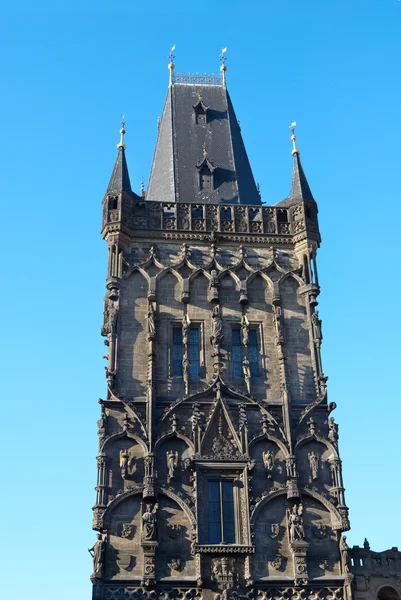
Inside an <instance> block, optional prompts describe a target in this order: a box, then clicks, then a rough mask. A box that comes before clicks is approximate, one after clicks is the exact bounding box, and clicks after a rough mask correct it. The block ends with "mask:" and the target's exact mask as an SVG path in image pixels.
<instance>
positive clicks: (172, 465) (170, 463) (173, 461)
mask: <svg viewBox="0 0 401 600" xmlns="http://www.w3.org/2000/svg"><path fill="white" fill-rule="evenodd" d="M166 459H167V468H168V479H169V480H170V479H173V477H174V474H175V470H176V468H177V465H178V452H174V450H168V451H167V454H166Z"/></svg>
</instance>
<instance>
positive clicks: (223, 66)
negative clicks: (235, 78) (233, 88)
mask: <svg viewBox="0 0 401 600" xmlns="http://www.w3.org/2000/svg"><path fill="white" fill-rule="evenodd" d="M226 52H227V47H225V48H223V49H222V51H221V54H220V62H221V67H220V71H221V79H222V82H223V86H224V87H226V71H227V67H226V60H227V59H226Z"/></svg>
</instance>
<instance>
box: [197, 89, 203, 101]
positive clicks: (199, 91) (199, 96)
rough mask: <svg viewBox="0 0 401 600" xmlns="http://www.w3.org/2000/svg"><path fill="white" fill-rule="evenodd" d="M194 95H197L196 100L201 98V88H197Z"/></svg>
mask: <svg viewBox="0 0 401 600" xmlns="http://www.w3.org/2000/svg"><path fill="white" fill-rule="evenodd" d="M196 95H197V97H198V100H202V92H201V90H198V91H197V92H196Z"/></svg>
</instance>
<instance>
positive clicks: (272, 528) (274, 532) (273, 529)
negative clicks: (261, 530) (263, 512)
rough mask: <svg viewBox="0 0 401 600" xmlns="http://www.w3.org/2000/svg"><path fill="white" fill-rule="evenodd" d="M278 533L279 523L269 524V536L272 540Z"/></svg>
mask: <svg viewBox="0 0 401 600" xmlns="http://www.w3.org/2000/svg"><path fill="white" fill-rule="evenodd" d="M279 533H280V525H279V523H270V528H269V536H270V537H271V538H272V539H273V540H274V539H275V538H276V537H277V536H278V535H279Z"/></svg>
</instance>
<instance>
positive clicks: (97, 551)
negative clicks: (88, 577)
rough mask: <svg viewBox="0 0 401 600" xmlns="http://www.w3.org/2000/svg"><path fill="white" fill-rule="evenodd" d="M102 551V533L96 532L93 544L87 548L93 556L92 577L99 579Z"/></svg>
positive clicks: (101, 568) (102, 559) (103, 545)
mask: <svg viewBox="0 0 401 600" xmlns="http://www.w3.org/2000/svg"><path fill="white" fill-rule="evenodd" d="M104 551H105V541H104V540H103V536H102V534H101V533H98V535H97V541H96V542H95V545H94V546H92V548H88V552H89V554H90V555H91V556H92V558H93V577H94V578H95V579H100V578H101V577H102V574H103V565H104Z"/></svg>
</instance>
